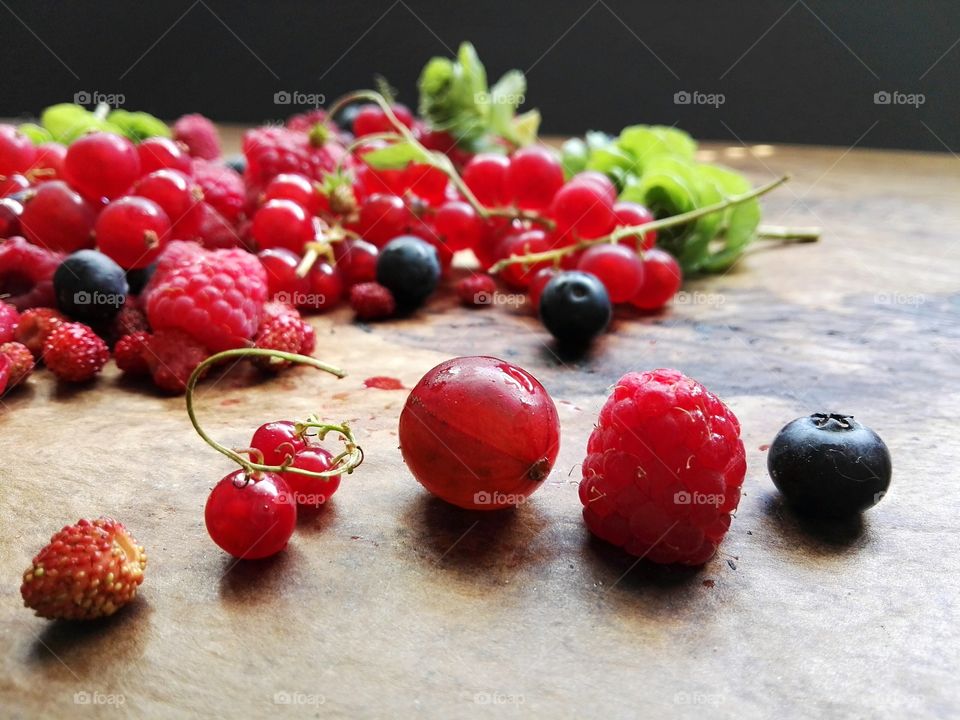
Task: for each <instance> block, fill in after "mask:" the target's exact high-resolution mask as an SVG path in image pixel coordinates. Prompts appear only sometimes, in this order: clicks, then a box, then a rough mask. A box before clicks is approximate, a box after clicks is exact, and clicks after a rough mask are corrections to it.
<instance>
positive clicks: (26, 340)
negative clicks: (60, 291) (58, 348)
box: [13, 307, 67, 358]
mask: <svg viewBox="0 0 960 720" xmlns="http://www.w3.org/2000/svg"><path fill="white" fill-rule="evenodd" d="M66 321H67V318H65V317H64V316H63V315H62V314H61V313H59V312H58V311H56V310H54V309H53V308H47V307H43V308H31V309H30V310H24V312H23V314H22V315H21V316H20V322H19V323H17V329H16V332H14V334H13V339H14V340H16V341H17V342H18V343H21V344H23V345H25V346H26V347H27V349H28V350H29V351H30V352H32V353H33V356H34V357H35V358H38V357H40V356H41V355H42V354H43V344H44V343H45V342H46V341H47V338H48V337H49V336H50V333H52V332H53V331H54V330H55V329H56V328H57V327H58V326H59V325H61V324H62V323H65V322H66Z"/></svg>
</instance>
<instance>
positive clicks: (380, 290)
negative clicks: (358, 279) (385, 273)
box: [350, 282, 397, 320]
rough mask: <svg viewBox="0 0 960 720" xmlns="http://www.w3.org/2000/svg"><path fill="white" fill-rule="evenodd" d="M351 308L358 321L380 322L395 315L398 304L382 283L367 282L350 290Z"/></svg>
mask: <svg viewBox="0 0 960 720" xmlns="http://www.w3.org/2000/svg"><path fill="white" fill-rule="evenodd" d="M350 307H352V308H353V310H354V312H356V314H357V319H358V320H379V319H381V318H388V317H390V316H391V315H393V314H394V313H395V312H396V311H397V302H396V300H394V299H393V294H392V293H391V292H390V291H389V290H388V289H387V288H385V287H384V286H383V285H381V284H380V283H375V282H365V283H360V284H358V285H354V286H353V287H352V288H350Z"/></svg>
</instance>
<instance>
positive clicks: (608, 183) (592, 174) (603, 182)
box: [567, 170, 617, 203]
mask: <svg viewBox="0 0 960 720" xmlns="http://www.w3.org/2000/svg"><path fill="white" fill-rule="evenodd" d="M578 183H587V184H588V185H593V186H595V187H597V188H599V189H600V190H603V194H604V195H606V196H607V197H608V198H610V202H611V203H615V202H616V201H617V186H616V185H614V184H613V181H612V180H611V179H610V178H609V177H608V176H607V175H606V174H605V173H602V172H598V171H596V170H584V171H583V172H579V173H577V174H576V175H574V176H573V177H572V178H570V180H569V182H568V183H567V184H578Z"/></svg>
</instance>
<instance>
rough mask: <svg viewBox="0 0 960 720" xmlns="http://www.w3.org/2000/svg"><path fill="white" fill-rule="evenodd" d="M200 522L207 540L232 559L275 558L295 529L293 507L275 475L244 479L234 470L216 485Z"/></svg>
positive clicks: (281, 481) (283, 485)
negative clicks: (208, 537)
mask: <svg viewBox="0 0 960 720" xmlns="http://www.w3.org/2000/svg"><path fill="white" fill-rule="evenodd" d="M204 519H205V521H206V525H207V532H208V533H210V538H211V539H212V540H213V541H214V542H215V543H216V544H217V545H219V546H220V547H221V548H222V549H223V550H225V551H226V552H228V553H230V554H231V555H233V556H234V557H235V558H240V559H243V560H257V559H260V558H265V557H270V556H271V555H276V554H277V553H278V552H280V551H281V550H283V549H284V548H285V547H286V546H287V543H288V542H289V541H290V536H291V535H293V531H294V529H295V528H296V525H297V506H296V504H295V503H294V502H293V499H292V497H291V494H290V488H289V487H288V486H287V483H286V482H285V481H284V480H283V478H281V477H280V476H279V475H276V474H274V473H261V474H260V475H259V477H254V478H249V479H248V478H247V477H246V476H245V475H244V471H243V470H237V471H235V472H232V473H230V474H229V475H227V476H226V477H224V478H223V479H222V480H220V482H218V483H217V484H216V486H215V487H214V488H213V491H212V492H211V493H210V497H209V498H207V506H206V508H205V510H204Z"/></svg>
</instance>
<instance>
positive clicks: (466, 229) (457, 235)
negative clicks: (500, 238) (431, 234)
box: [433, 200, 483, 252]
mask: <svg viewBox="0 0 960 720" xmlns="http://www.w3.org/2000/svg"><path fill="white" fill-rule="evenodd" d="M433 228H434V230H435V231H436V234H437V236H438V237H439V239H440V241H441V242H442V243H443V244H444V245H446V246H447V247H448V248H450V250H451V251H453V252H456V251H458V250H467V249H472V248H474V247H476V246H477V244H478V243H479V242H480V239H481V237H482V236H483V221H482V220H481V219H480V216H479V215H477V211H476V210H474V209H473V207H472V206H471V205H470V204H469V203H465V202H463V201H462V200H451V201H450V202H447V203H444V204H443V205H441V206H440V208H439V209H438V210H437V214H436V215H435V216H434V218H433Z"/></svg>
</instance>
